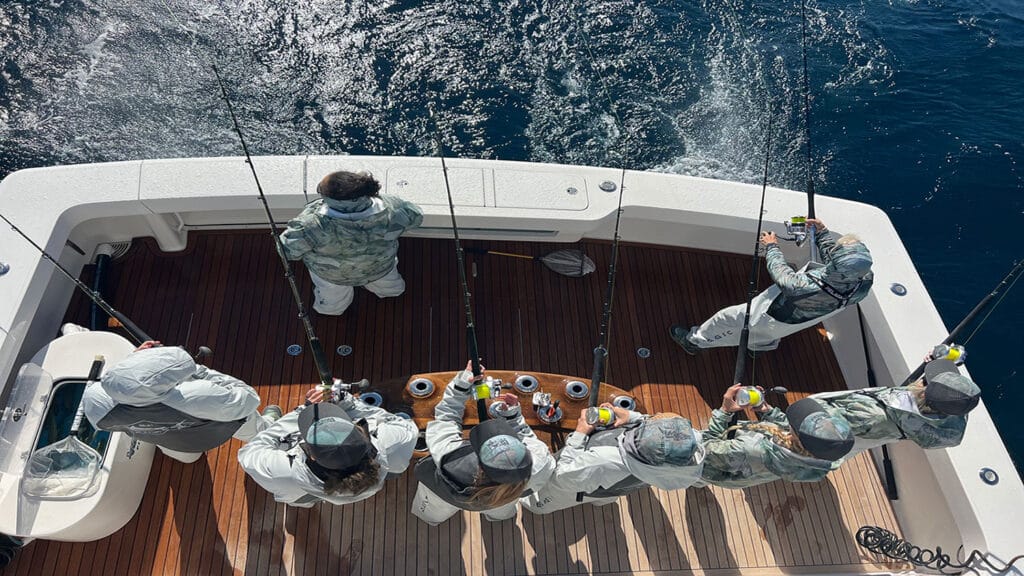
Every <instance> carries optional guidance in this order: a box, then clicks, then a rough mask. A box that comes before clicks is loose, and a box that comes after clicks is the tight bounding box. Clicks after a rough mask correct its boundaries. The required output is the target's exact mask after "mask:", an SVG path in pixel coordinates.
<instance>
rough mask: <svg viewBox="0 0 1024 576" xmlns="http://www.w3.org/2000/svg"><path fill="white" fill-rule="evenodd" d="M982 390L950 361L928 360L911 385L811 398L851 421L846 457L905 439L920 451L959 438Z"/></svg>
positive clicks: (957, 441) (953, 442) (946, 445)
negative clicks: (852, 441)
mask: <svg viewBox="0 0 1024 576" xmlns="http://www.w3.org/2000/svg"><path fill="white" fill-rule="evenodd" d="M980 397H981V389H980V388H978V386H977V384H975V383H974V382H972V381H971V379H970V378H967V377H966V376H964V375H962V374H960V370H959V369H957V367H956V364H954V363H953V362H952V361H950V360H946V359H939V360H931V361H930V362H928V365H927V366H926V367H925V371H924V375H923V376H922V377H921V378H920V379H919V380H918V381H916V382H914V383H913V384H910V385H909V386H900V387H894V388H888V387H881V388H861V389H859V390H845V391H842V392H822V393H819V394H814V395H812V396H811V398H814V399H815V400H816V401H818V402H819V403H820V404H821V405H822V406H823V407H824V408H825V410H826V411H827V412H828V413H829V414H834V415H836V416H841V417H843V418H845V419H846V420H847V421H848V422H849V423H850V429H851V431H852V432H853V435H854V437H855V439H856V442H855V444H854V446H853V449H852V450H851V452H850V455H849V456H847V458H849V457H850V456H853V455H854V454H858V453H860V452H863V451H864V450H867V449H869V448H875V447H877V446H881V445H882V444H888V443H890V442H898V441H900V440H904V439H909V440H912V441H913V442H914V443H915V444H917V445H918V446H920V447H921V448H924V449H926V450H927V449H932V448H949V447H952V446H957V445H958V444H960V441H961V440H963V437H964V431H965V430H966V429H967V413H968V412H970V411H971V410H973V409H974V407H975V406H977V405H978V401H979V399H980Z"/></svg>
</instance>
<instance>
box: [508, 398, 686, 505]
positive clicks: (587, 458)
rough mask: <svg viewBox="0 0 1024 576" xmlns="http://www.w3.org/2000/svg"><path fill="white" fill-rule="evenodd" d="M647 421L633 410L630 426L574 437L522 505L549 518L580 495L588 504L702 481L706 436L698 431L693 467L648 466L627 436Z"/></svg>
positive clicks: (630, 415) (680, 487) (677, 488)
mask: <svg viewBox="0 0 1024 576" xmlns="http://www.w3.org/2000/svg"><path fill="white" fill-rule="evenodd" d="M645 418H646V416H644V415H642V414H640V413H639V412H633V411H631V412H630V413H629V423H628V424H627V425H625V426H622V427H619V428H611V429H608V430H599V431H597V432H594V433H593V434H591V435H590V436H587V435H584V434H580V433H578V432H573V433H572V434H570V435H569V438H568V439H567V440H566V443H565V447H564V448H562V450H561V451H560V452H559V453H558V456H557V457H556V464H555V471H554V473H553V474H552V475H551V479H550V480H549V481H548V483H547V484H545V485H544V487H543V488H541V489H540V490H539V491H538V492H536V493H534V494H531V495H529V496H526V497H523V498H522V499H520V502H521V503H522V505H523V506H525V507H526V508H528V509H529V510H531V511H532V512H534V513H537V514H547V513H550V512H555V511H558V510H564V509H566V508H570V507H572V506H574V505H576V504H577V503H578V502H580V500H578V496H579V495H581V494H582V495H583V500H582V501H583V502H587V501H593V500H595V499H604V498H614V497H618V496H622V495H625V494H629V493H631V492H635V491H636V490H639V489H641V488H643V487H645V486H654V487H656V488H660V489H662V490H680V489H683V488H688V487H690V486H692V485H694V484H695V483H697V482H698V481H699V480H700V478H701V470H702V468H703V465H704V447H703V445H702V444H701V433H700V432H698V431H696V430H695V431H694V436H695V439H696V441H697V445H696V447H695V450H694V453H693V460H692V461H691V463H690V464H689V465H687V466H673V465H668V464H662V465H659V466H653V465H650V464H647V463H645V462H644V461H643V459H642V457H641V456H639V455H638V454H637V453H636V448H635V446H634V444H633V443H631V442H626V441H625V438H624V436H625V434H626V433H627V432H628V431H629V430H632V429H634V428H636V427H637V426H639V425H640V424H641V423H642V422H643V420H644V419H645Z"/></svg>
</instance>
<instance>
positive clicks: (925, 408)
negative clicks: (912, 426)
mask: <svg viewBox="0 0 1024 576" xmlns="http://www.w3.org/2000/svg"><path fill="white" fill-rule="evenodd" d="M924 388H925V383H924V378H923V377H922V378H920V379H918V380H917V382H914V383H913V384H910V385H909V386H907V391H908V392H910V395H911V396H913V397H914V402H915V403H917V409H918V410H920V411H921V414H938V411H936V410H935V409H934V408H932V407H931V406H929V405H928V402H927V401H926V400H925V395H924Z"/></svg>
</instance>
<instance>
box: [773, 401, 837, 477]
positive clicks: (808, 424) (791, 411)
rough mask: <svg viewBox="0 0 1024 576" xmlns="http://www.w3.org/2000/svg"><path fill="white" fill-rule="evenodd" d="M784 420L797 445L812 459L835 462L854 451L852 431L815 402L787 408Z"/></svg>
mask: <svg viewBox="0 0 1024 576" xmlns="http://www.w3.org/2000/svg"><path fill="white" fill-rule="evenodd" d="M786 419H787V420H789V426H790V428H791V429H792V430H793V433H795V434H796V435H797V438H799V439H800V444H801V445H803V447H804V448H805V449H806V450H807V451H808V452H810V453H811V455H812V456H814V457H815V458H821V459H822V460H830V461H833V462H834V461H836V460H838V459H840V458H842V457H843V456H846V455H847V454H848V453H849V452H850V450H851V449H852V448H853V432H851V431H850V423H849V422H847V421H846V419H845V418H841V417H837V416H832V415H830V414H829V413H828V412H826V411H825V408H824V407H822V405H821V404H820V403H818V401H817V400H814V399H813V398H804V399H803V400H798V401H796V402H794V403H793V404H791V405H790V406H789V408H788V409H786Z"/></svg>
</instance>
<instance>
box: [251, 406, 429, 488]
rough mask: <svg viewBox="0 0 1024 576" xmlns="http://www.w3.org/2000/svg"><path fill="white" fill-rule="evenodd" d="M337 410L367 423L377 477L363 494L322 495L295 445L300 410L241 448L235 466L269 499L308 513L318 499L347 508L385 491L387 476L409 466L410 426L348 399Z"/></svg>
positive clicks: (317, 480)
mask: <svg viewBox="0 0 1024 576" xmlns="http://www.w3.org/2000/svg"><path fill="white" fill-rule="evenodd" d="M338 406H339V407H341V408H342V409H343V410H345V412H346V413H348V415H349V417H350V418H352V420H353V421H354V422H358V421H360V420H365V421H366V426H367V430H368V431H369V434H370V443H371V444H373V446H374V448H376V449H377V456H376V459H377V463H378V464H379V465H380V477H379V478H378V479H377V483H376V484H374V485H373V486H371V487H370V488H368V489H367V490H364V491H362V492H359V493H356V494H353V493H335V494H327V493H326V492H324V482H323V480H320V478H318V477H317V476H316V475H315V474H313V472H312V471H311V470H310V469H309V467H308V466H307V465H306V453H305V452H304V451H303V450H302V447H301V446H300V445H299V439H300V432H299V413H300V412H302V410H303V407H299V408H298V409H296V410H294V411H292V412H289V413H288V414H285V415H284V416H283V417H281V419H279V420H278V421H277V422H275V423H274V424H273V425H272V426H271V427H270V428H267V429H266V430H264V431H262V432H260V433H259V434H257V435H256V437H255V438H253V439H252V440H251V441H249V443H247V444H246V445H245V446H242V448H241V449H239V450H238V463H239V464H241V466H242V469H243V470H245V472H246V473H247V474H248V475H249V476H250V477H252V479H253V480H254V481H255V482H256V483H257V484H259V485H260V486H261V487H262V488H263V489H264V490H266V491H267V492H270V493H271V494H273V495H274V500H276V501H277V502H283V503H285V504H288V505H291V506H298V507H302V508H309V507H311V506H314V505H316V504H317V503H318V502H320V501H321V500H323V501H326V502H330V503H331V504H350V503H352V502H358V501H360V500H365V499H366V498H369V497H371V496H373V495H374V494H376V493H377V492H379V491H380V489H381V488H382V487H383V486H384V481H385V480H386V479H387V477H388V475H389V474H401V473H402V472H405V469H406V468H408V467H409V460H411V459H412V453H413V449H414V448H415V446H416V437H417V436H418V435H419V430H417V429H416V424H414V423H413V422H412V421H410V420H405V419H404V418H401V417H400V416H395V415H394V414H391V413H390V412H388V411H387V410H384V409H383V408H378V407H376V406H370V405H369V404H366V403H364V402H362V401H358V400H356V399H355V398H354V397H353V396H351V395H348V394H346V395H345V398H343V399H342V400H341V401H340V402H338Z"/></svg>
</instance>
